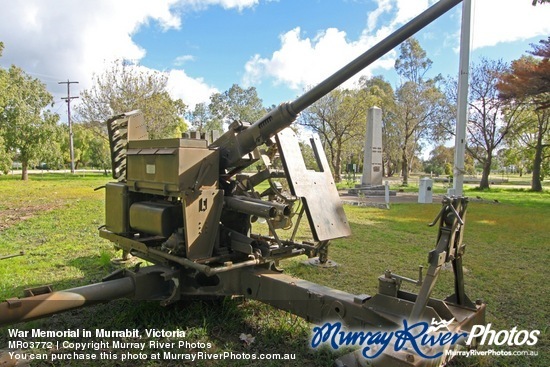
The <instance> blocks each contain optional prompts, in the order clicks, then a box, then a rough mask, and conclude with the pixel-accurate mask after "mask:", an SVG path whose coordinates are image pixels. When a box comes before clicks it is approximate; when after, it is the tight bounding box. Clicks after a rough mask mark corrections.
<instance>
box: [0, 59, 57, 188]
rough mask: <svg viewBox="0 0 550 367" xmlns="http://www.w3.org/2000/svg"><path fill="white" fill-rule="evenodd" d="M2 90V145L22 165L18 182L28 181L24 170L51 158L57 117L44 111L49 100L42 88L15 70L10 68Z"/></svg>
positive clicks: (48, 94) (24, 74)
mask: <svg viewBox="0 0 550 367" xmlns="http://www.w3.org/2000/svg"><path fill="white" fill-rule="evenodd" d="M3 74H4V76H3V78H6V80H7V82H6V81H5V83H6V85H5V86H4V87H3V88H4V92H5V94H3V97H2V99H3V101H2V106H1V107H0V126H1V127H2V134H3V139H4V144H5V146H6V147H7V149H9V150H10V153H11V154H17V155H18V159H19V160H20V161H21V164H22V175H21V179H22V180H27V179H28V168H29V166H30V165H31V164H35V163H39V160H40V159H44V158H46V157H50V158H51V157H52V156H55V154H58V153H59V152H55V151H54V149H56V147H57V146H58V145H57V144H55V139H53V138H54V137H55V135H56V134H57V133H58V127H57V121H58V120H59V116H58V115H56V114H54V113H52V112H51V111H50V110H47V109H46V107H47V106H49V105H51V103H52V101H53V97H52V95H51V94H50V93H48V91H47V90H46V87H45V85H44V84H42V83H41V82H40V81H39V80H38V79H33V78H32V77H30V76H29V75H27V74H26V73H25V72H24V71H23V70H21V69H20V68H18V67H17V66H13V65H12V66H11V67H10V68H9V70H8V71H7V73H3Z"/></svg>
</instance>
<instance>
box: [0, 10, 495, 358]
mask: <svg viewBox="0 0 550 367" xmlns="http://www.w3.org/2000/svg"><path fill="white" fill-rule="evenodd" d="M459 2H460V0H441V1H439V2H438V3H436V4H435V5H433V6H432V7H431V8H429V9H427V10H426V11H424V12H423V13H422V14H420V15H419V16H417V17H416V18H414V19H413V20H411V21H410V22H409V23H407V24H406V25H404V26H403V27H402V28H400V29H399V30H397V31H396V32H395V33H393V34H392V35H390V36H389V37H388V38H386V39H385V40H383V41H381V42H380V43H378V44H377V45H376V46H374V47H373V48H371V49H370V50H368V51H366V52H365V53H364V54H362V55H360V56H359V57H357V58H356V59H355V60H354V61H352V62H351V63H349V64H348V65H346V66H345V67H343V68H342V69H341V70H339V71H337V72H336V73H335V74H333V75H332V76H330V77H329V78H327V79H326V80H325V81H323V82H322V83H320V84H319V85H317V86H316V87H314V88H312V89H311V90H309V91H308V92H306V93H305V94H303V95H302V96H301V97H299V98H297V99H296V100H294V101H293V102H289V103H283V104H281V105H280V106H278V107H277V108H275V109H273V110H272V111H270V112H269V113H267V114H266V115H265V116H264V117H262V118H261V119H259V120H258V121H256V122H254V123H252V124H248V123H246V122H241V121H235V122H233V123H232V124H231V125H230V126H229V129H228V131H227V132H226V133H224V134H223V135H221V136H219V137H215V136H210V137H206V136H203V135H201V134H197V133H194V134H192V135H194V136H186V137H183V138H179V139H162V140H150V139H148V137H147V132H146V129H145V125H144V121H143V116H142V114H141V113H140V112H139V111H134V112H131V113H125V114H121V115H118V116H114V117H113V118H111V119H109V120H108V121H107V127H108V131H109V139H110V144H111V153H112V168H113V177H114V178H115V179H116V181H115V182H111V183H108V184H107V185H106V187H105V190H106V208H105V212H106V223H105V226H103V227H102V228H100V230H99V234H100V236H101V237H103V238H106V239H108V240H110V241H112V242H113V243H114V244H115V246H116V247H117V248H119V249H121V250H122V251H123V253H124V254H125V255H128V256H129V255H133V256H136V257H139V258H141V259H144V260H147V261H148V262H150V263H153V264H154V265H152V266H147V267H142V268H139V269H137V270H134V271H131V270H126V269H125V270H120V271H117V272H115V273H113V274H111V275H109V276H107V277H106V278H105V279H104V281H103V282H101V283H98V284H92V285H89V286H84V287H79V288H74V289H69V290H65V291H60V292H53V291H51V289H45V290H44V289H42V290H40V291H38V292H34V293H33V295H32V296H30V297H27V298H21V299H11V300H8V301H6V302H3V303H2V304H0V325H2V324H6V323H14V322H19V321H24V320H29V319H33V318H37V317H42V316H45V315H49V314H53V313H56V312H61V311H63V310H66V309H70V308H75V307H80V306H83V305H85V304H87V303H92V302H95V301H107V300H111V299H116V298H132V299H139V300H145V299H146V300H151V299H155V300H160V301H161V303H162V304H163V305H168V304H170V303H173V302H176V301H178V300H180V299H183V298H189V297H200V296H230V295H243V296H245V297H247V298H251V299H256V300H260V301H262V302H266V303H268V304H271V305H273V306H276V307H278V308H281V309H284V310H288V311H290V312H292V313H294V314H296V315H299V316H302V317H304V318H305V319H306V320H308V321H310V322H313V323H320V322H322V321H324V320H338V321H341V322H342V323H344V324H346V325H348V326H349V327H360V328H368V329H372V328H377V329H388V330H390V329H392V328H393V329H394V328H396V327H397V326H399V325H402V322H403V320H404V319H409V320H435V321H436V322H437V323H438V324H440V325H444V326H445V328H446V329H448V330H449V331H462V332H468V330H470V329H471V327H472V326H473V325H475V324H481V323H484V310H485V305H483V304H481V303H479V304H474V303H472V302H471V301H470V300H469V299H468V297H467V296H466V295H465V293H464V283H463V276H462V262H461V261H462V254H463V252H464V246H463V245H462V233H463V232H462V229H463V226H464V218H465V212H466V206H467V200H466V199H465V198H462V197H460V198H454V197H452V198H446V199H445V200H444V202H443V207H442V210H441V212H440V215H439V216H438V218H437V220H436V222H437V221H439V235H438V241H437V246H436V249H435V250H433V251H432V252H431V253H430V256H429V263H430V266H429V269H428V272H427V275H426V277H425V279H422V273H421V274H420V279H419V280H411V279H408V278H405V277H402V276H398V275H396V274H392V273H391V272H389V271H387V272H386V273H385V274H384V275H382V276H381V277H380V278H379V281H380V286H379V293H378V294H376V295H374V296H369V295H353V294H349V293H345V292H341V291H338V290H334V289H331V288H328V287H324V286H321V285H318V284H314V283H311V282H308V281H305V280H301V279H297V278H294V277H291V276H288V275H285V274H283V273H282V272H281V271H280V270H278V269H277V266H278V263H279V261H280V260H282V259H286V258H290V257H295V256H300V255H304V254H305V255H308V256H309V257H318V261H319V262H320V263H321V264H323V263H325V262H326V261H327V254H328V246H329V241H330V240H332V239H336V238H341V237H346V236H348V235H350V227H349V224H348V222H347V219H346V215H345V213H344V210H343V208H342V205H341V202H340V200H339V197H338V192H337V190H336V187H335V184H334V181H333V179H332V176H331V173H330V169H329V165H328V162H327V159H326V157H325V155H324V153H323V149H322V146H321V144H320V141H319V140H318V138H313V139H312V140H311V143H312V148H313V152H314V156H315V162H316V167H315V169H313V170H311V169H307V168H306V164H305V162H304V159H303V157H302V154H301V150H300V146H299V141H298V139H297V137H296V135H295V133H294V132H293V131H292V130H291V129H290V128H289V126H290V125H291V124H292V122H293V121H294V120H295V119H296V118H297V116H298V114H299V113H300V112H301V111H303V110H304V109H306V108H307V107H308V106H310V105H311V104H313V103H314V102H315V101H317V100H318V99H320V98H321V97H322V96H324V95H326V94H327V93H329V92H330V91H332V90H333V89H335V88H336V87H338V86H339V85H340V84H342V83H344V82H345V81H346V80H348V79H349V78H351V77H352V76H354V75H355V74H357V73H358V72H359V71H361V70H362V69H364V68H365V67H366V66H368V65H369V64H371V63H372V62H373V61H375V60H377V59H378V58H380V57H381V56H383V55H384V54H386V53H387V52H389V51H390V50H391V49H393V48H394V47H396V46H397V45H399V44H400V43H401V42H403V41H405V40H406V39H407V38H409V37H411V36H412V35H413V34H414V33H416V32H417V31H418V30H420V29H421V28H423V27H424V26H426V25H427V24H429V23H430V22H432V21H433V20H435V19H436V18H438V17H439V16H441V15H442V14H444V13H445V12H446V11H448V10H449V9H451V8H452V7H454V6H455V5H456V4H458V3H459ZM260 159H262V161H263V166H262V167H263V168H262V169H260V170H259V171H258V172H257V173H254V174H244V173H242V172H243V170H244V169H245V168H247V167H250V166H252V165H254V164H256V163H257V162H258V161H259V160H260ZM276 161H280V162H281V164H282V168H283V169H282V170H280V169H278V168H277V165H276V164H275V162H276ZM281 180H282V181H285V182H286V186H287V187H286V189H283V186H282V185H281V184H280V181H281ZM263 182H267V183H268V185H264V187H267V189H265V190H264V191H263V192H258V191H256V189H255V188H256V187H257V186H258V185H259V184H261V183H263ZM304 214H305V217H306V218H307V222H308V224H309V228H310V232H311V235H312V237H313V239H312V240H311V241H297V240H296V233H297V232H296V229H297V227H298V225H299V224H300V223H302V222H305V219H304ZM257 220H258V221H265V223H266V226H267V227H266V228H267V231H268V234H266V235H260V234H253V233H252V231H251V223H252V222H254V221H257ZM436 222H434V223H436ZM290 228H292V231H290V232H291V234H290V235H289V236H288V237H287V238H283V237H282V235H281V234H280V233H281V230H288V229H290ZM448 262H452V264H453V269H454V272H455V293H454V294H453V295H452V296H450V297H449V298H447V299H446V300H437V299H433V298H430V296H431V292H432V289H433V287H434V285H435V281H436V279H437V276H438V274H439V271H440V270H441V267H442V266H443V265H444V264H445V263H448ZM403 281H411V282H414V283H417V284H418V285H421V290H420V292H419V294H418V295H416V294H413V293H408V292H405V291H403V290H401V289H400V285H401V283H402V282H403ZM37 293H38V294H37ZM51 300H64V301H65V302H52V301H51ZM441 348H443V349H444V347H443V346H441ZM447 348H448V346H447ZM356 357H357V355H352V356H349V357H348V358H343V359H342V360H341V361H340V362H339V363H340V365H348V366H354V365H359V364H361V363H364V360H363V361H362V362H361V358H362V357H357V358H356ZM445 360H446V356H445V354H443V355H442V357H440V358H437V359H435V360H423V359H422V358H418V356H417V357H416V358H415V354H414V353H413V352H411V351H404V350H393V351H391V350H390V349H387V350H386V351H385V352H384V353H383V354H382V355H381V357H379V358H378V359H376V361H375V362H374V365H376V366H389V365H391V366H418V365H426V363H429V365H430V366H432V365H434V366H435V365H440V364H442V363H444V362H445Z"/></svg>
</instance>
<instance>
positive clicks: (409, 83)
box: [394, 38, 447, 185]
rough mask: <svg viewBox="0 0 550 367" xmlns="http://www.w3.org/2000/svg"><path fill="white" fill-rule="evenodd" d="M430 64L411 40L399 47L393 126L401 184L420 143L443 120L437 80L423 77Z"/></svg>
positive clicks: (424, 54)
mask: <svg viewBox="0 0 550 367" xmlns="http://www.w3.org/2000/svg"><path fill="white" fill-rule="evenodd" d="M431 65H432V61H431V60H430V59H429V58H428V57H427V55H426V51H424V49H422V47H421V46H420V43H419V42H418V41H417V40H416V39H415V38H409V39H408V40H407V41H405V42H403V43H402V44H401V46H400V54H399V56H398V58H397V59H396V61H395V70H396V71H397V73H398V74H399V75H400V76H401V85H400V86H399V87H398V88H397V90H396V93H395V95H396V98H395V100H396V108H395V114H394V124H395V127H396V129H395V131H396V132H397V138H398V139H399V142H400V150H401V175H402V177H403V185H407V184H408V179H409V171H410V167H411V166H412V163H413V159H414V157H415V156H416V155H417V154H418V153H419V151H420V148H421V145H420V143H421V142H422V141H423V140H424V139H427V138H429V137H430V133H431V132H432V131H436V130H435V126H436V125H437V124H438V123H440V121H441V120H442V119H445V118H447V114H446V99H445V96H444V94H443V92H442V91H441V90H440V88H439V83H440V81H441V77H440V76H437V77H435V78H431V79H426V78H425V75H426V73H427V72H428V70H429V69H430V67H431Z"/></svg>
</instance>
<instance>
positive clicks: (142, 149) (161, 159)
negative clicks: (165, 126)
mask: <svg viewBox="0 0 550 367" xmlns="http://www.w3.org/2000/svg"><path fill="white" fill-rule="evenodd" d="M126 154H127V185H128V188H129V190H130V191H136V192H138V191H139V192H146V193H152V194H162V195H166V196H169V195H173V196H181V192H184V191H187V190H191V191H194V190H197V189H200V188H201V187H209V188H215V187H217V185H218V174H219V153H218V151H216V150H211V149H208V147H207V142H206V140H198V139H162V140H136V141H129V142H128V151H127V153H126Z"/></svg>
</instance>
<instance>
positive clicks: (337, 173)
mask: <svg viewBox="0 0 550 367" xmlns="http://www.w3.org/2000/svg"><path fill="white" fill-rule="evenodd" d="M341 153H342V149H341V148H340V147H338V150H337V151H336V162H335V165H334V182H340V181H342V154H341Z"/></svg>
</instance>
